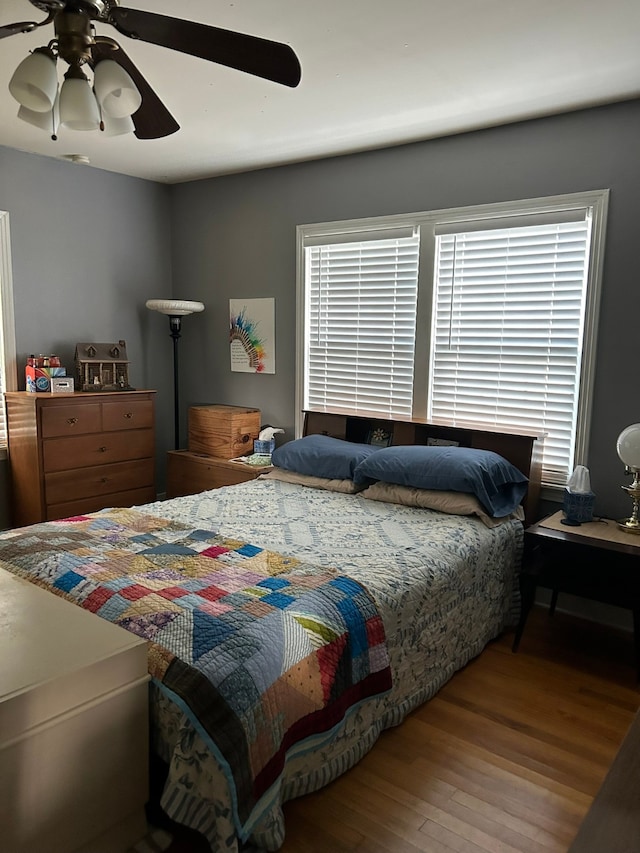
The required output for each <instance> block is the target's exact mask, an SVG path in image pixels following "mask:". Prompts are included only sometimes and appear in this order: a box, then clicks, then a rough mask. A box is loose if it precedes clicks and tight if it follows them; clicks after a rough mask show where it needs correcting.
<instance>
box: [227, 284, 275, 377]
mask: <svg viewBox="0 0 640 853" xmlns="http://www.w3.org/2000/svg"><path fill="white" fill-rule="evenodd" d="M229 347H230V355H231V370H233V371H236V372H239V373H275V372H276V357H275V300H274V299H230V300H229Z"/></svg>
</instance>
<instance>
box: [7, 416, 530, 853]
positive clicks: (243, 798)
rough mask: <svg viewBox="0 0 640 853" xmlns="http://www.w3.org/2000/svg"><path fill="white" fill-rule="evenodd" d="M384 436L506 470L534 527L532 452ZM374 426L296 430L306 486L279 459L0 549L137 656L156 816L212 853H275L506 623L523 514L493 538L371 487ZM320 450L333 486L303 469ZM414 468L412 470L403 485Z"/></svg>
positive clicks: (491, 528)
mask: <svg viewBox="0 0 640 853" xmlns="http://www.w3.org/2000/svg"><path fill="white" fill-rule="evenodd" d="M327 419H328V420H327ZM382 426H383V427H384V428H385V430H386V435H387V439H388V441H387V443H388V444H391V445H394V444H396V441H398V443H400V441H401V440H402V441H403V445H402V446H403V447H407V448H411V447H412V446H417V447H419V448H421V450H419V451H417V452H418V453H420V454H422V450H423V449H424V447H425V446H426V445H427V444H429V442H428V441H427V438H428V437H429V436H432V437H435V438H438V445H437V446H433V447H432V448H430V450H435V451H436V455H438V454H439V457H438V458H440V457H441V458H442V460H446V459H447V458H448V457H449V456H451V455H452V453H451V452H450V451H451V447H450V444H451V443H452V442H455V445H456V446H457V448H458V451H459V453H460V454H464V453H469V454H474V453H476V452H477V453H478V454H482V453H486V454H491V455H493V456H495V455H499V458H500V459H501V460H502V462H501V463H500V465H501V466H502V467H504V466H503V465H502V463H504V465H506V466H511V468H512V469H515V460H517V462H518V464H519V468H517V471H518V472H520V474H521V478H516V479H518V483H517V484H516V486H515V488H516V491H515V494H516V496H517V497H518V501H517V503H518V504H520V503H521V502H522V501H521V500H520V499H521V498H523V497H524V493H525V491H526V489H527V485H529V495H528V497H527V499H526V500H524V503H525V504H526V505H527V510H526V511H527V512H528V513H531V512H533V507H532V502H531V494H532V491H533V489H532V486H531V484H532V483H533V482H534V481H535V472H536V467H535V459H536V450H537V446H538V442H537V438H536V437H535V436H517V435H514V434H508V435H507V434H504V433H496V432H492V431H486V430H477V429H470V428H466V429H464V430H463V429H453V428H448V432H447V433H446V436H445V435H444V433H443V432H442V430H441V429H440V428H439V427H437V426H433V425H425V424H416V423H414V422H411V424H408V423H407V422H397V421H394V422H384V423H383V424H382ZM327 427H329V428H327ZM381 428H382V427H381V425H380V422H379V421H378V420H376V421H375V422H372V420H371V419H370V418H353V417H346V416H343V415H339V414H338V415H335V416H333V415H326V414H324V415H322V417H321V418H315V419H314V418H313V417H312V418H308V419H307V422H306V426H305V438H304V439H302V440H300V441H302V442H303V444H302V445H300V447H301V448H302V450H303V451H304V453H303V457H304V458H305V459H306V460H307V461H306V463H305V464H308V465H310V466H311V467H310V468H308V469H307V471H304V470H297V469H300V467H301V465H300V464H299V459H297V458H296V456H295V453H296V452H297V446H298V445H299V442H290V443H289V444H288V445H284V446H283V448H288V449H287V452H286V453H285V454H283V455H282V456H281V458H280V459H279V462H278V467H277V468H276V470H275V471H274V472H272V474H271V475H267V476H266V477H264V478H258V479H257V480H253V481H250V482H248V483H243V484H241V485H237V486H229V487H225V488H221V489H216V490H213V491H208V492H203V493H201V494H198V495H191V496H187V497H182V498H176V499H174V500H169V501H158V502H155V503H151V504H147V505H144V506H139V507H133V508H126V509H122V508H115V509H108V510H103V511H101V512H99V513H94V514H91V515H88V516H80V517H76V518H72V519H64V520H60V521H55V522H46V523H43V524H39V525H32V526H31V527H28V528H22V529H19V530H14V531H9V532H8V533H5V534H3V536H2V537H0V566H2V568H5V569H8V570H9V571H13V572H14V573H16V574H19V575H21V576H22V577H26V578H27V579H29V580H31V581H32V582H34V583H37V584H38V585H40V586H43V587H45V588H49V589H51V590H52V591H53V592H55V593H56V594H58V595H62V596H64V597H66V598H69V599H70V600H72V601H75V602H76V603H78V604H80V605H81V606H83V607H84V608H85V609H88V610H92V611H93V612H95V613H97V614H98V615H99V616H101V617H103V618H107V619H109V620H110V621H114V622H116V623H117V624H120V625H122V626H123V627H125V628H127V629H128V630H131V631H134V632H135V633H137V634H138V635H140V636H144V637H145V638H146V639H147V640H148V641H149V671H150V673H151V675H152V682H151V687H150V691H151V692H150V706H151V723H152V745H153V748H154V750H155V752H156V753H157V754H158V755H159V756H160V758H161V759H162V760H163V761H164V762H165V763H166V766H167V768H168V773H167V778H166V783H165V785H164V790H163V794H162V799H161V804H162V806H163V808H164V810H165V811H166V812H167V814H168V815H169V816H170V817H172V818H173V819H174V820H176V821H178V822H180V823H183V824H185V825H187V826H189V827H191V828H193V829H196V830H198V831H199V832H200V833H202V834H203V835H204V836H205V837H206V838H207V839H208V841H209V843H210V845H211V849H212V851H231V853H237V851H240V850H242V849H243V848H244V846H245V845H248V846H251V847H253V848H256V847H257V848H259V849H264V850H270V851H271V850H277V849H278V848H279V847H280V846H281V844H282V842H283V840H284V834H285V826H284V820H283V815H282V804H283V803H284V802H286V801H287V800H288V799H291V798H293V797H296V796H300V795H302V794H304V793H308V792H311V791H314V790H317V789H318V788H320V787H322V786H323V785H325V784H327V783H328V782H329V781H331V780H332V779H334V778H336V777H337V776H338V775H340V774H341V773H344V772H345V771H346V770H348V769H349V768H350V767H352V766H353V765H354V764H355V763H356V762H357V761H358V760H359V759H360V758H361V757H362V756H363V755H364V754H365V753H366V752H367V751H368V750H369V749H371V747H372V746H373V744H374V743H375V741H376V739H377V737H378V736H379V734H380V732H381V731H383V730H384V729H385V728H387V727H389V726H393V725H397V724H399V723H400V722H401V721H402V720H403V718H404V717H405V716H406V715H407V714H408V713H409V712H410V711H411V710H412V709H414V708H415V707H417V706H418V705H419V704H421V703H423V702H425V701H427V700H428V699H429V698H430V697H431V696H433V695H434V694H435V693H436V691H437V690H438V689H439V688H440V687H441V686H442V685H443V684H444V683H445V682H446V681H447V680H448V679H449V678H450V677H451V675H453V673H454V672H455V671H456V670H457V669H459V668H460V667H462V666H464V665H465V664H466V663H467V662H468V661H469V660H470V659H471V658H473V657H474V656H476V655H477V654H479V653H480V652H481V651H482V649H483V648H484V646H485V645H486V644H487V643H488V642H489V641H490V640H491V639H493V638H495V637H496V636H497V635H498V634H500V633H501V631H503V630H504V628H505V626H507V625H512V624H514V623H515V622H516V621H517V617H518V611H519V593H518V582H517V575H518V568H519V563H520V556H521V549H522V539H523V536H522V533H523V523H522V519H523V517H524V516H523V511H522V510H521V509H520V508H519V506H518V507H516V506H514V507H513V511H510V512H509V513H505V514H502V510H504V508H505V506H503V505H502V504H500V505H499V506H497V509H498V510H499V512H498V513H497V514H499V515H500V518H499V523H498V520H497V519H496V518H495V515H496V513H494V512H489V513H487V506H486V504H482V503H481V504H480V506H479V505H478V501H477V498H476V497H475V496H471V495H466V493H465V492H464V491H460V492H456V491H455V490H454V491H450V490H445V489H443V488H442V487H441V486H437V487H436V488H435V489H429V488H426V487H424V484H423V483H422V482H421V484H420V486H419V487H414V486H412V485H411V483H409V484H406V483H404V482H395V483H391V482H390V483H385V476H386V475H385V471H386V467H385V466H387V467H388V466H389V465H390V464H392V465H393V466H394V471H395V470H396V468H397V464H398V459H396V458H395V456H394V453H395V449H394V447H393V446H391V447H382V448H380V447H377V446H376V445H375V444H371V442H370V441H366V440H365V441H358V440H357V439H358V438H363V437H364V438H365V439H366V438H368V437H370V435H371V433H372V429H374V430H375V429H377V430H380V429H381ZM425 429H426V430H427V431H428V432H429V436H427V435H426V434H425V432H424V430H425ZM389 430H391V432H389ZM394 430H395V431H396V432H395V436H394V438H393V440H392V439H391V438H389V436H390V435H391V434H393V431H394ZM365 433H366V434H365ZM376 435H379V433H376ZM447 436H448V437H447ZM304 441H307V444H306V445H305V444H304ZM314 441H316V442H317V444H314ZM323 442H324V444H323ZM331 442H337V444H336V445H335V447H338V448H339V453H338V456H340V454H343V456H344V458H342V456H340V465H339V467H340V466H343V465H344V464H347V470H346V471H345V470H342V468H341V467H340V470H335V471H332V470H321V471H319V469H318V466H320V468H323V466H324V467H326V465H328V467H329V468H331V465H332V464H333V463H332V462H327V459H328V458H329V457H331V455H332V453H333V447H334V445H330V443H331ZM414 442H415V444H414ZM329 445H330V446H331V452H330V453H329V452H328V451H327V446H329ZM496 446H499V447H500V448H501V449H505V453H506V454H507V455H508V456H509V457H511V459H508V458H507V455H505V456H502V455H501V454H496V453H495V451H494V448H495V447H496ZM310 447H312V449H313V453H312V454H311V456H310V457H309V448H310ZM318 447H319V448H320V453H321V455H320V457H318ZM345 448H346V451H345ZM279 450H282V448H279ZM336 452H337V451H336ZM409 452H410V451H407V453H409ZM456 452H457V451H456ZM456 452H453V455H455V453H456ZM314 453H315V456H314ZM305 454H306V456H305ZM354 454H356V456H355V457H354ZM398 454H399V456H400V457H401V458H404V456H405V455H406V453H404V451H398ZM361 455H362V456H361ZM429 458H430V460H432V459H433V456H430V457H429ZM469 458H471V456H470V457H469ZM291 459H293V462H291ZM345 459H346V460H347V462H345ZM483 459H484V457H483ZM492 461H493V460H492ZM274 462H276V455H274ZM280 462H281V463H282V466H281V465H280V464H279V463H280ZM325 463H326V465H325ZM446 464H447V465H448V464H449V463H448V462H447V463H446ZM380 466H382V467H380ZM417 467H419V466H417ZM302 468H304V464H303V465H302ZM463 468H464V469H465V472H466V471H467V470H468V464H467V463H466V462H465V465H464V466H463ZM415 469H416V461H415V458H410V459H409V462H408V465H406V466H405V473H404V474H403V475H402V476H405V475H406V476H409V478H410V479H411V478H412V477H413V476H414V471H415ZM510 470H511V469H510ZM311 471H312V473H310V472H311ZM361 471H362V473H359V472H361ZM407 471H408V472H409V474H407V473H406V472H407ZM327 473H329V474H333V475H334V476H329V477H327V476H324V475H325V474H327ZM342 474H346V476H341V475H342ZM465 476H466V473H465ZM358 477H360V481H361V482H356V480H357V478H358ZM394 478H395V479H396V481H397V480H398V476H396V475H395V474H394V477H393V478H392V479H394ZM400 479H401V478H400ZM318 481H320V482H318ZM350 484H351V485H350ZM462 488H463V489H464V488H465V484H462ZM416 495H417V496H418V498H419V501H418V502H417V503H416ZM429 495H430V497H429ZM434 495H435V498H436V499H437V500H436V503H435V504H433V503H432V501H433V497H434ZM445 495H449V496H450V497H452V498H453V500H454V503H453V504H452V505H449V506H443V505H441V503H439V501H440V499H441V498H443V497H444V496H445ZM425 496H427V497H429V501H428V502H427V503H426V504H425V503H424V499H425ZM460 496H462V498H463V499H466V498H467V497H468V498H469V499H471V498H473V502H475V503H473V502H472V506H473V507H475V508H476V509H471V510H470V509H468V508H465V507H460V506H459V505H458V503H457V499H458V498H459V497H460ZM511 497H513V495H512V496H511ZM434 507H435V508H434ZM438 507H439V508H438ZM494 508H495V507H494Z"/></svg>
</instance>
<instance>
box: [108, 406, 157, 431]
mask: <svg viewBox="0 0 640 853" xmlns="http://www.w3.org/2000/svg"><path fill="white" fill-rule="evenodd" d="M152 426H153V402H152V401H151V400H126V399H125V400H113V401H112V400H110V401H109V402H108V403H103V404H102V429H103V430H105V431H106V430H121V429H142V428H144V429H149V428H150V427H152Z"/></svg>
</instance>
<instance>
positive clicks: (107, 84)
mask: <svg viewBox="0 0 640 853" xmlns="http://www.w3.org/2000/svg"><path fill="white" fill-rule="evenodd" d="M93 85H94V88H95V92H96V98H97V99H98V103H99V104H100V106H101V107H102V109H103V111H104V112H105V114H106V115H107V116H111V117H112V118H125V117H126V116H132V115H133V114H134V113H135V112H137V111H138V110H139V109H140V104H141V103H142V95H141V94H140V92H139V91H138V88H137V86H136V84H135V83H134V82H133V80H132V79H131V75H130V74H129V73H128V72H127V71H125V69H124V68H123V67H122V66H121V65H118V63H117V62H114V61H113V59H104V60H103V61H102V62H99V63H98V64H97V65H96V68H95V71H94V74H93Z"/></svg>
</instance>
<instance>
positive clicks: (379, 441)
mask: <svg viewBox="0 0 640 853" xmlns="http://www.w3.org/2000/svg"><path fill="white" fill-rule="evenodd" d="M392 438H393V433H391V432H387V431H386V430H384V429H381V428H380V427H376V428H375V429H370V430H369V433H368V435H367V444H373V445H374V446H375V447H389V445H390V444H391V439H392Z"/></svg>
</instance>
